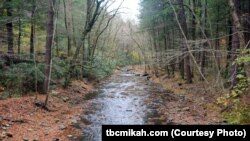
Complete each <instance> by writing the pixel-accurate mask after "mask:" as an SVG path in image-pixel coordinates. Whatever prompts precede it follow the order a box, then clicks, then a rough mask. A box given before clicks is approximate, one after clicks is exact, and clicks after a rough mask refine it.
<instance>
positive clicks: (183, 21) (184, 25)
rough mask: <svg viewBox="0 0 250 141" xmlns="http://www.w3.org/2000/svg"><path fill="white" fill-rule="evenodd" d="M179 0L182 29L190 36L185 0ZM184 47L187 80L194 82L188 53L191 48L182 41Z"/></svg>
mask: <svg viewBox="0 0 250 141" xmlns="http://www.w3.org/2000/svg"><path fill="white" fill-rule="evenodd" d="M178 2H179V5H180V10H179V12H178V17H179V21H180V25H181V27H182V30H183V32H184V34H185V35H186V37H187V36H188V34H187V22H186V15H185V9H184V5H183V0H178ZM187 38H188V37H187ZM182 48H183V51H184V52H186V54H185V57H184V64H185V73H186V81H187V83H192V74H191V67H190V57H189V53H188V51H189V50H188V47H187V45H186V44H185V43H184V42H183V43H182Z"/></svg>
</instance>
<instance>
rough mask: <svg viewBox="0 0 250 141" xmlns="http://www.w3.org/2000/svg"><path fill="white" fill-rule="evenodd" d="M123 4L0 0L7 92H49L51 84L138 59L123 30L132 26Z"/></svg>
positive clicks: (90, 75) (105, 73)
mask: <svg viewBox="0 0 250 141" xmlns="http://www.w3.org/2000/svg"><path fill="white" fill-rule="evenodd" d="M52 2H53V3H52ZM121 4H122V1H121V3H119V5H118V6H117V7H115V8H112V9H111V8H109V7H111V6H112V5H113V2H112V1H106V0H86V1H82V0H79V1H72V0H64V1H59V0H58V1H57V0H56V1H35V0H17V1H12V0H4V1H1V22H0V26H1V29H0V30H1V32H0V33H1V35H0V43H1V48H0V50H1V57H0V58H1V61H0V62H1V65H0V66H1V86H2V87H3V88H4V89H5V93H4V94H3V95H2V96H3V97H13V96H17V95H20V94H21V95H22V94H25V93H27V92H29V91H38V92H44V93H47V92H48V90H49V86H52V87H53V86H54V85H56V84H61V85H64V86H65V87H67V85H68V84H69V83H70V80H72V79H81V78H89V79H102V78H104V77H105V76H108V75H110V74H111V73H112V71H113V70H114V69H115V68H116V66H124V65H127V64H131V62H132V63H135V62H136V61H137V62H139V61H138V59H137V58H138V55H137V54H136V53H133V49H132V48H131V47H129V46H128V44H129V43H126V42H127V41H125V40H123V35H121V34H118V33H119V32H121V31H122V30H128V24H127V23H126V22H124V21H123V20H122V19H121V18H120V17H119V16H117V15H118V14H119V10H120V9H121ZM113 7H114V6H113ZM124 52H126V53H124Z"/></svg>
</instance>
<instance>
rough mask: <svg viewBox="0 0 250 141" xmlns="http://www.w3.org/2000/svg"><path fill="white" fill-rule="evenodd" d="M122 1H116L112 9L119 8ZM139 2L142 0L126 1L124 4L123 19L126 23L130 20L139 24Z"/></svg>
mask: <svg viewBox="0 0 250 141" xmlns="http://www.w3.org/2000/svg"><path fill="white" fill-rule="evenodd" d="M121 2H122V0H115V3H114V4H113V5H112V8H117V7H118V6H119V4H120V3H121ZM139 2H140V0H124V2H123V4H122V10H121V12H122V14H121V16H122V18H123V19H124V20H125V21H126V20H128V19H131V20H135V21H136V22H138V16H139V10H140V7H139Z"/></svg>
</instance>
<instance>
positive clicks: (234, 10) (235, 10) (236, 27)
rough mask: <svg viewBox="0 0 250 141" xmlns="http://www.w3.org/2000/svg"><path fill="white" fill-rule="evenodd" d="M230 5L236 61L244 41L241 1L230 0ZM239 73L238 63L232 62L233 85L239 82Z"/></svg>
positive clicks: (232, 56) (233, 48) (232, 60)
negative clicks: (241, 30)
mask: <svg viewBox="0 0 250 141" xmlns="http://www.w3.org/2000/svg"><path fill="white" fill-rule="evenodd" d="M229 5H230V7H231V14H232V19H233V27H232V32H233V35H232V48H231V53H232V55H231V59H230V60H231V61H230V62H234V61H235V59H236V58H237V55H236V53H237V50H238V49H240V46H241V42H242V43H243V42H244V41H241V40H244V39H243V38H244V35H241V34H243V33H242V32H240V28H241V27H240V20H239V15H240V1H238V0H229ZM241 36H242V37H241ZM237 73H238V65H237V64H235V63H234V64H232V65H231V67H230V76H231V78H230V80H231V86H232V87H233V86H235V85H236V83H237V79H236V76H237Z"/></svg>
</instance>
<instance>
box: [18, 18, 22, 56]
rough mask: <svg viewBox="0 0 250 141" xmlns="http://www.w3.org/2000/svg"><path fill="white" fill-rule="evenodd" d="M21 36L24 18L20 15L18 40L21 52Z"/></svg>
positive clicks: (19, 51)
mask: <svg viewBox="0 0 250 141" xmlns="http://www.w3.org/2000/svg"><path fill="white" fill-rule="evenodd" d="M21 37H22V20H21V16H20V15H19V17H18V40H17V52H18V54H20V53H21Z"/></svg>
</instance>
